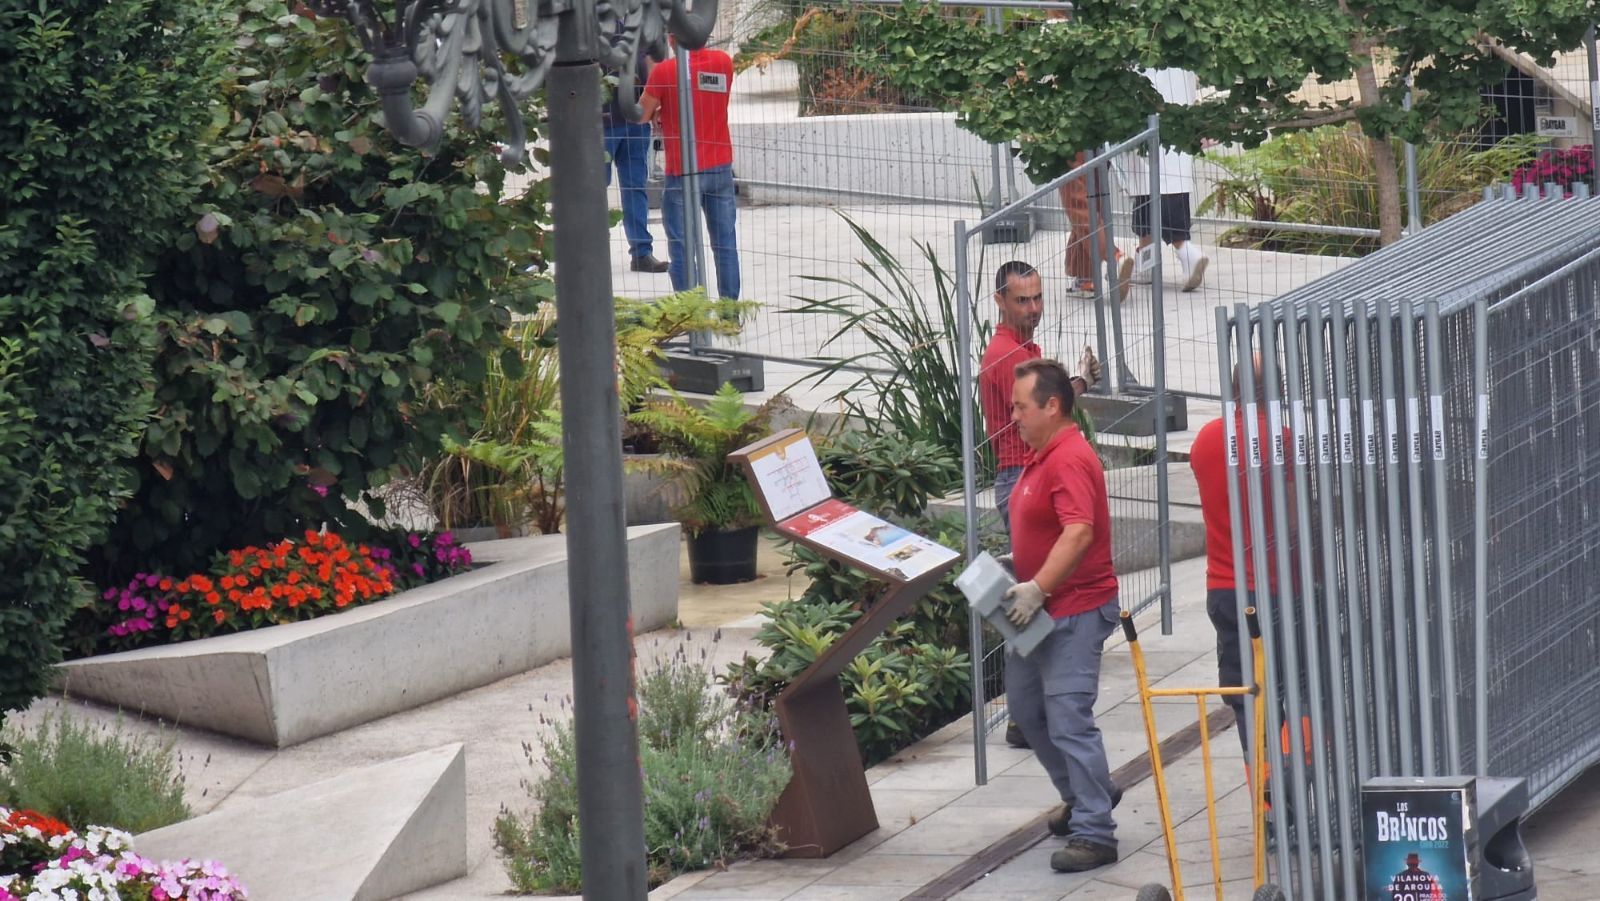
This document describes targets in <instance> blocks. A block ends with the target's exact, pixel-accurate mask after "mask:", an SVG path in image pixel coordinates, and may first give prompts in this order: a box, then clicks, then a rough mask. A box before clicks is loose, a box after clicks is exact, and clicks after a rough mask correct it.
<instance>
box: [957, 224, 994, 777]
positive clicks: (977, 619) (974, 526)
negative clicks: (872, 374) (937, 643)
mask: <svg viewBox="0 0 1600 901" xmlns="http://www.w3.org/2000/svg"><path fill="white" fill-rule="evenodd" d="M955 242H956V246H955V251H956V252H955V269H956V272H955V278H956V368H957V372H958V378H959V379H960V383H961V384H960V387H961V488H962V496H963V498H964V501H963V505H964V507H965V510H966V516H967V535H966V538H967V541H966V552H967V560H968V561H969V562H970V561H972V560H976V559H977V558H978V551H979V550H980V548H979V546H978V472H977V469H978V460H977V456H978V455H977V446H978V445H977V428H976V426H975V424H974V423H973V414H974V411H973V409H972V399H973V396H974V394H975V392H974V390H973V373H972V290H971V289H970V288H969V287H968V285H969V284H970V282H969V281H968V280H967V279H968V275H969V273H968V271H967V223H966V222H965V221H958V222H956V224H955ZM967 631H968V635H967V647H968V653H970V654H971V655H972V776H973V779H974V780H975V781H976V782H977V784H978V785H985V784H987V783H988V781H989V761H988V757H987V755H986V754H985V751H986V748H985V746H984V732H985V725H986V724H985V723H984V717H983V704H984V686H985V684H986V680H985V678H984V675H985V673H984V671H983V667H984V657H983V618H982V617H981V616H979V615H978V612H977V611H976V610H968V612H967Z"/></svg>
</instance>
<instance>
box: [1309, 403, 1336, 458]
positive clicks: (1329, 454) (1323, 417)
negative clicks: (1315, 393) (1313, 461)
mask: <svg viewBox="0 0 1600 901" xmlns="http://www.w3.org/2000/svg"><path fill="white" fill-rule="evenodd" d="M1313 403H1316V402H1315V401H1313ZM1317 460H1318V462H1320V463H1323V464H1328V463H1332V462H1333V435H1332V434H1331V433H1330V432H1329V431H1328V405H1327V404H1317Z"/></svg>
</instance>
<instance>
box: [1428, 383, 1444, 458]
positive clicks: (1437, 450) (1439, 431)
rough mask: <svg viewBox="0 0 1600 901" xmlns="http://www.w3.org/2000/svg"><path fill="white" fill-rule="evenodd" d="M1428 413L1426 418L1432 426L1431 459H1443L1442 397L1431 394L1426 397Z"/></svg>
mask: <svg viewBox="0 0 1600 901" xmlns="http://www.w3.org/2000/svg"><path fill="white" fill-rule="evenodd" d="M1428 407H1429V411H1430V415H1429V417H1428V419H1429V420H1430V424H1431V425H1432V426H1433V459H1434V460H1435V461H1438V460H1443V459H1444V398H1443V397H1441V396H1440V395H1437V394H1435V395H1433V396H1432V397H1430V398H1428Z"/></svg>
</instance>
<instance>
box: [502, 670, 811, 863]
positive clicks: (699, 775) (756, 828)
mask: <svg viewBox="0 0 1600 901" xmlns="http://www.w3.org/2000/svg"><path fill="white" fill-rule="evenodd" d="M707 680H708V674H707V672H706V670H705V669H704V668H703V667H701V666H698V665H691V664H689V663H688V662H687V661H686V660H685V659H684V658H683V656H682V652H681V650H680V652H679V655H678V656H676V657H675V658H674V659H673V660H672V661H670V662H668V663H666V664H663V665H662V666H660V667H658V668H656V669H653V670H651V671H649V672H646V673H644V674H643V675H642V676H641V678H640V680H639V758H640V763H641V764H642V766H643V768H644V816H645V822H644V832H645V847H646V849H647V854H648V859H647V865H648V867H649V878H650V883H651V884H652V885H655V884H657V883H660V882H664V881H666V880H667V879H670V878H671V877H672V876H673V875H675V874H677V873H681V872H685V871H687V870H697V869H703V868H706V867H712V866H718V865H723V864H725V863H726V862H728V861H730V860H732V859H735V858H737V857H740V856H745V855H750V854H765V853H768V852H770V851H773V850H775V846H774V844H773V836H772V834H771V831H770V829H769V828H768V827H767V817H768V816H769V815H770V814H771V813H772V808H773V806H774V805H776V804H777V802H778V795H779V794H781V793H782V792H783V789H784V787H785V786H787V785H788V783H789V775H790V769H789V756H788V753H787V752H786V751H785V750H784V748H783V745H782V743H781V742H779V741H778V735H777V726H776V724H775V723H774V722H773V721H772V720H771V718H770V717H767V716H764V715H761V714H757V713H753V712H751V711H750V710H748V709H746V708H742V707H738V706H736V705H735V704H734V703H733V702H732V701H731V700H730V699H729V698H728V697H727V695H725V694H723V693H722V692H720V691H716V690H714V689H711V690H708V687H707ZM543 750H544V757H543V760H542V763H543V765H544V767H545V769H546V773H545V775H544V776H543V777H542V778H540V779H539V780H538V781H537V782H535V783H533V784H531V785H529V786H528V788H529V794H530V796H531V798H532V800H533V801H534V803H535V804H536V805H538V810H536V811H535V812H533V813H531V814H529V815H527V816H526V817H524V816H519V815H517V814H515V813H512V812H510V811H503V812H502V813H501V815H500V816H499V818H497V819H496V820H495V826H494V837H495V847H496V848H497V849H498V850H499V852H500V855H501V857H502V858H503V860H504V863H505V867H506V872H507V873H508V874H509V875H510V877H511V884H512V886H513V887H514V888H515V889H516V890H517V891H519V892H536V891H544V892H576V891H578V890H579V888H580V886H581V881H582V867H581V859H580V854H579V844H578V779H577V748H576V745H575V739H574V735H573V731H572V724H571V722H570V721H567V722H563V723H561V724H559V725H556V726H555V727H554V728H553V729H552V730H551V733H550V735H549V736H548V740H547V741H546V743H545V745H544V749H543ZM529 759H530V762H532V755H531V753H530V755H529Z"/></svg>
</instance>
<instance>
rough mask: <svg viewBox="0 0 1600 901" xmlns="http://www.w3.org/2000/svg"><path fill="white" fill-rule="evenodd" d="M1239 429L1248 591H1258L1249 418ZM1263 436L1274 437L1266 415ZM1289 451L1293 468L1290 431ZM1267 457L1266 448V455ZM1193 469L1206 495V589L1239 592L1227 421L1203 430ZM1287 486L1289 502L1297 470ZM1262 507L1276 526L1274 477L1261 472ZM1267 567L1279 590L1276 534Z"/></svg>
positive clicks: (1193, 450)
mask: <svg viewBox="0 0 1600 901" xmlns="http://www.w3.org/2000/svg"><path fill="white" fill-rule="evenodd" d="M1234 423H1235V425H1234V428H1235V429H1236V430H1237V434H1238V436H1239V448H1240V460H1239V462H1240V464H1241V465H1240V466H1238V467H1237V468H1236V469H1237V473H1236V477H1237V478H1238V480H1239V503H1240V505H1241V507H1240V510H1241V512H1243V513H1244V515H1245V519H1244V523H1243V524H1242V525H1241V527H1240V532H1241V534H1242V535H1243V536H1244V548H1245V551H1244V578H1245V588H1248V589H1251V590H1254V589H1255V587H1256V561H1255V555H1254V554H1253V553H1251V543H1250V508H1249V507H1248V506H1247V505H1248V503H1249V497H1250V493H1249V492H1250V489H1249V486H1248V483H1247V482H1246V475H1245V468H1244V466H1243V464H1244V463H1245V459H1244V458H1245V455H1246V454H1247V453H1248V451H1247V449H1246V448H1245V441H1246V437H1245V430H1244V414H1242V413H1241V414H1238V415H1237V417H1236V418H1235V420H1234ZM1257 423H1258V425H1257V429H1258V431H1257V434H1259V435H1261V436H1262V440H1263V441H1265V440H1266V437H1267V436H1268V435H1270V434H1271V432H1270V431H1269V429H1268V427H1267V415H1266V414H1265V413H1261V414H1259V415H1258V417H1257ZM1284 447H1285V448H1286V449H1288V454H1286V456H1285V459H1286V460H1288V461H1290V462H1292V460H1293V458H1292V456H1291V455H1292V454H1293V452H1294V451H1293V448H1294V436H1293V434H1292V433H1291V432H1290V431H1289V430H1288V429H1285V430H1284ZM1262 451H1263V453H1265V452H1266V448H1263V449H1262ZM1189 468H1190V469H1192V470H1194V481H1195V484H1196V486H1197V487H1199V489H1200V515H1201V517H1202V518H1203V519H1204V520H1205V523H1206V589H1207V590H1212V589H1218V588H1236V587H1238V585H1237V582H1236V580H1235V579H1234V577H1233V515H1232V513H1231V511H1230V510H1229V509H1228V470H1229V466H1228V437H1227V429H1226V428H1225V426H1224V423H1223V421H1222V420H1221V419H1220V418H1218V419H1213V420H1212V421H1210V422H1208V423H1206V424H1205V425H1204V426H1202V427H1201V429H1200V431H1199V432H1198V433H1197V434H1196V435H1195V436H1194V444H1193V445H1192V446H1191V447H1190V448H1189ZM1284 476H1285V478H1286V480H1287V481H1286V482H1285V484H1286V486H1287V487H1288V488H1289V489H1290V492H1289V497H1290V499H1291V500H1292V499H1293V497H1294V492H1293V487H1294V470H1293V468H1292V467H1286V468H1285V470H1284ZM1261 491H1262V498H1261V501H1262V507H1263V509H1264V510H1265V511H1267V513H1268V517H1267V519H1268V524H1269V525H1270V524H1271V510H1272V481H1271V477H1270V471H1269V470H1268V469H1266V468H1263V469H1262V470H1261ZM1266 537H1267V567H1268V573H1269V575H1271V578H1270V579H1269V581H1268V584H1269V585H1271V586H1272V587H1274V588H1276V586H1277V575H1276V572H1277V566H1278V561H1277V543H1276V542H1275V541H1274V540H1273V535H1272V532H1271V531H1270V530H1269V531H1268V533H1267V536H1266Z"/></svg>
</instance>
